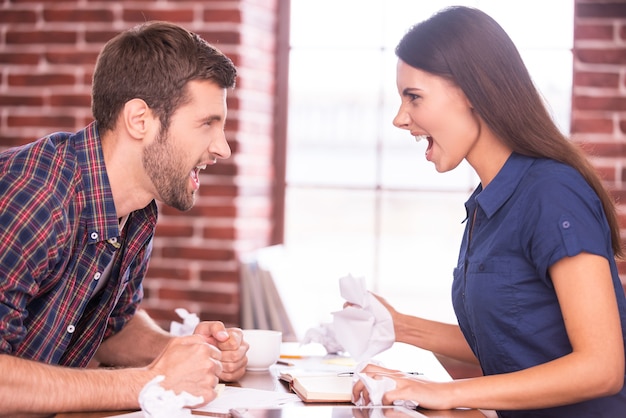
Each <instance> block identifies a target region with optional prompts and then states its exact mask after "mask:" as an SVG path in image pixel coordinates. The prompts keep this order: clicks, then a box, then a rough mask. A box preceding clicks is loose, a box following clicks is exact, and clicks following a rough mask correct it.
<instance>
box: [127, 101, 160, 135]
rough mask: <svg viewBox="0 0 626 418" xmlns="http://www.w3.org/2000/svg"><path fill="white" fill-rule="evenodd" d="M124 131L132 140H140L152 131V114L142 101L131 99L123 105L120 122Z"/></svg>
mask: <svg viewBox="0 0 626 418" xmlns="http://www.w3.org/2000/svg"><path fill="white" fill-rule="evenodd" d="M121 122H122V124H123V126H124V129H125V130H126V132H128V135H130V136H131V137H132V138H135V139H142V138H144V137H145V136H146V135H147V134H148V133H149V132H150V131H152V130H153V129H154V126H152V125H153V124H154V123H155V118H154V114H153V113H152V110H151V109H150V107H148V104H147V103H146V102H145V101H143V100H142V99H131V100H129V101H127V102H126V104H124V108H123V109H122V120H121Z"/></svg>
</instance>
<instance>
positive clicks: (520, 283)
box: [354, 7, 626, 417]
mask: <svg viewBox="0 0 626 418" xmlns="http://www.w3.org/2000/svg"><path fill="white" fill-rule="evenodd" d="M396 53H397V56H398V58H399V60H398V66H397V86H398V92H399V93H400V96H401V101H402V102H401V105H400V109H399V111H398V114H397V116H396V117H395V119H394V125H395V126H397V127H398V128H400V129H406V130H407V131H409V132H410V133H411V135H413V136H415V137H416V139H418V140H419V139H426V140H427V141H428V148H427V150H426V159H427V160H428V161H431V162H432V163H434V165H435V168H436V169H437V171H439V172H446V171H449V170H452V169H454V168H455V167H457V166H458V165H459V163H460V162H461V161H462V160H463V159H465V160H467V162H468V163H469V164H470V165H471V167H472V168H473V169H474V170H475V171H476V173H477V174H478V177H479V179H480V184H479V186H478V187H477V189H476V190H475V191H474V193H473V194H472V196H471V197H470V198H469V200H468V201H467V202H466V209H467V219H466V222H467V226H466V230H465V233H464V236H463V241H462V244H461V249H460V254H459V259H458V265H457V267H456V268H455V271H454V282H453V289H452V297H453V305H454V309H455V312H456V315H457V318H458V323H459V325H458V326H456V325H450V324H443V323H439V322H434V321H429V320H425V319H422V318H417V317H413V316H409V315H403V314H401V313H399V312H397V311H396V310H394V309H393V308H392V307H391V306H390V305H389V304H387V303H386V302H385V301H384V300H383V299H382V298H381V301H382V302H383V303H385V305H386V307H387V308H388V310H389V311H390V313H391V315H392V317H393V320H394V328H395V332H396V339H397V341H401V342H405V343H409V344H413V345H416V346H419V347H421V348H424V349H427V350H431V351H433V352H434V353H437V354H440V355H443V356H447V357H451V358H454V359H457V360H462V361H465V362H474V363H478V364H480V367H481V368H482V371H483V374H484V376H480V377H476V378H469V379H461V380H454V381H452V382H445V383H435V382H427V381H423V380H417V379H414V378H408V377H403V376H400V375H395V377H394V380H395V381H396V388H395V389H394V390H391V391H389V392H387V393H386V394H385V396H384V397H383V402H384V403H392V402H393V401H394V400H412V401H415V402H418V403H419V405H420V406H422V407H424V408H431V409H448V408H456V407H470V408H482V409H494V410H497V411H498V414H499V416H500V417H537V416H549V417H592V416H593V417H616V416H623V414H624V413H625V412H624V411H626V390H625V389H624V376H625V371H624V368H625V365H624V334H625V332H624V324H626V300H625V298H624V291H623V288H622V285H621V283H620V279H619V277H618V272H617V267H616V264H615V260H614V257H615V256H621V255H622V250H621V247H620V236H619V226H618V223H617V219H616V214H615V209H614V207H613V202H612V200H611V198H610V196H609V195H608V193H607V192H606V191H605V190H604V188H603V187H602V184H601V182H600V180H599V178H598V177H597V175H596V174H595V172H594V170H593V168H592V166H591V165H590V164H589V163H588V162H587V161H586V160H585V157H584V156H583V154H582V153H581V152H580V151H579V150H578V149H577V148H576V147H575V146H574V145H573V144H571V143H570V142H568V140H567V139H566V138H565V137H564V136H563V135H562V134H561V133H560V132H559V130H558V128H557V127H556V126H555V124H554V123H553V121H552V120H551V118H550V116H549V114H548V112H547V111H546V109H545V107H544V105H543V102H542V99H541V97H540V95H539V93H538V92H537V90H536V89H535V87H534V86H533V83H532V81H531V78H530V76H529V74H528V72H527V70H526V68H525V66H524V64H523V62H522V60H521V58H520V56H519V53H518V51H517V49H516V48H515V46H514V45H513V43H512V41H511V40H510V38H509V37H508V36H507V34H506V33H505V32H504V31H503V29H502V28H501V27H500V26H499V25H498V24H497V23H496V22H495V21H494V20H493V19H491V18H490V17H489V16H487V15H486V14H484V13H483V12H481V11H479V10H475V9H471V8H466V7H453V8H449V9H445V10H443V11H441V12H439V13H438V14H435V15H434V16H433V17H431V18H430V19H428V20H426V21H424V22H422V23H420V24H418V25H417V26H415V27H413V28H412V29H411V30H410V31H409V32H408V33H407V34H406V35H405V36H404V38H403V39H402V40H401V41H400V43H399V45H398V47H397V49H396ZM365 371H366V372H367V373H368V374H369V375H370V376H373V377H376V376H377V375H379V376H378V377H379V378H381V377H382V376H383V375H384V376H390V375H391V376H394V375H393V371H390V370H387V369H384V368H381V367H378V366H374V365H369V366H367V367H366V368H365ZM354 396H355V399H358V398H359V397H360V396H363V398H364V400H365V401H366V402H368V401H369V395H368V393H367V391H366V389H365V387H364V385H363V383H362V382H357V383H356V384H355V385H354Z"/></svg>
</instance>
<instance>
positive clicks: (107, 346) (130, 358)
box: [95, 310, 171, 367]
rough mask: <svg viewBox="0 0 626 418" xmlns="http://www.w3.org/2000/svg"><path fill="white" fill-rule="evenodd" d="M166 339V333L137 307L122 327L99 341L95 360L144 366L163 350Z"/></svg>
mask: <svg viewBox="0 0 626 418" xmlns="http://www.w3.org/2000/svg"><path fill="white" fill-rule="evenodd" d="M170 339H171V336H170V334H169V333H168V332H166V331H165V330H163V329H162V328H161V327H159V326H158V325H157V324H156V323H155V322H154V321H153V320H152V318H150V316H148V314H147V313H146V312H145V311H143V310H138V311H137V313H136V314H135V316H134V317H133V318H132V319H131V320H130V321H129V322H128V323H127V324H126V326H125V327H124V329H122V330H121V331H120V332H118V333H117V334H115V335H113V336H112V337H110V338H107V339H106V340H104V341H103V342H102V344H101V345H100V348H98V351H97V352H96V357H95V360H97V361H98V362H99V363H101V364H103V365H107V366H116V367H141V366H147V365H148V364H150V363H151V362H152V361H153V360H154V359H155V358H156V357H157V356H158V355H159V353H161V352H162V351H163V349H164V348H165V346H166V345H167V343H168V342H169V340H170Z"/></svg>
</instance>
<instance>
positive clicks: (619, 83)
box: [571, 0, 626, 283]
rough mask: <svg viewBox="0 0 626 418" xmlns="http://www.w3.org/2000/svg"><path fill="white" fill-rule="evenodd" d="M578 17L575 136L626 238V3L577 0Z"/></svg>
mask: <svg viewBox="0 0 626 418" xmlns="http://www.w3.org/2000/svg"><path fill="white" fill-rule="evenodd" d="M574 15H575V17H574V19H575V21H574V85H573V95H572V125H571V132H572V139H573V140H574V141H577V142H579V143H581V144H582V145H583V146H584V147H585V149H586V150H588V152H589V154H590V155H591V158H592V159H593V162H594V165H595V166H596V167H597V168H598V171H599V172H600V173H601V174H602V175H603V177H604V179H605V181H606V183H607V185H608V186H609V187H610V188H611V190H612V191H613V194H614V196H615V198H616V200H617V202H618V208H619V216H620V224H621V225H622V237H626V2H625V1H624V0H604V1H597V0H576V1H575V13H574ZM619 269H620V274H621V276H622V282H623V283H626V280H625V279H626V261H622V262H620V263H619Z"/></svg>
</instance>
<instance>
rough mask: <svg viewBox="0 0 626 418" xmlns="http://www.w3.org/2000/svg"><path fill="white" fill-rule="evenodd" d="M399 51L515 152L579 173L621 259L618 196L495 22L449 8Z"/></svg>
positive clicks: (409, 34)
mask: <svg viewBox="0 0 626 418" xmlns="http://www.w3.org/2000/svg"><path fill="white" fill-rule="evenodd" d="M396 55H397V56H398V58H400V59H401V60H402V61H404V62H406V63H407V64H408V65H411V66H412V67H415V68H419V69H421V70H424V71H426V72H429V73H432V74H436V75H438V76H441V77H445V78H448V79H450V80H452V81H453V82H454V83H456V84H457V85H458V86H459V87H460V88H461V89H462V90H463V92H464V93H465V95H466V97H467V98H468V99H469V101H470V102H471V103H472V105H473V106H474V110H475V111H476V112H477V113H478V114H479V115H480V117H481V118H482V119H483V120H484V121H485V123H486V124H487V125H488V126H489V128H490V129H491V130H492V131H493V132H494V133H495V134H496V135H497V136H498V137H499V138H501V139H502V140H503V141H504V142H505V143H506V144H507V145H508V146H509V147H510V148H511V149H512V150H513V151H514V152H516V153H519V154H522V155H527V156H530V157H539V158H550V159H553V160H556V161H559V162H562V163H564V164H567V165H570V166H572V167H573V168H575V169H576V170H578V171H579V172H580V174H581V175H582V176H583V177H584V178H585V180H586V181H587V183H589V185H590V186H591V187H592V188H593V189H594V190H595V192H596V193H597V195H598V197H599V198H600V200H601V202H602V205H603V208H604V212H605V215H606V218H607V220H608V223H609V227H610V229H611V243H612V247H613V251H614V253H615V255H616V256H618V257H622V256H623V251H622V245H621V238H620V228H619V224H618V220H617V214H616V210H615V202H614V201H613V198H612V197H611V195H610V194H609V192H608V191H607V190H606V188H605V187H604V185H603V184H602V181H601V179H600V177H599V176H598V174H597V172H596V171H595V169H594V167H593V166H592V165H591V163H590V162H589V161H588V159H587V158H586V156H585V154H584V153H583V151H582V150H581V149H580V148H579V147H578V146H577V145H576V144H574V143H572V142H570V141H569V140H568V139H567V138H566V137H565V136H564V135H563V134H562V133H561V131H559V129H558V127H557V126H556V124H555V123H554V121H553V119H552V117H551V116H550V114H549V112H548V110H547V109H546V106H545V104H544V102H543V100H542V98H541V96H540V94H539V92H538V91H537V89H536V87H535V85H534V84H533V82H532V79H531V77H530V74H529V73H528V70H527V69H526V66H525V65H524V62H523V61H522V58H521V56H520V54H519V51H518V50H517V48H516V47H515V45H514V44H513V41H512V40H511V39H510V38H509V36H508V35H507V34H506V32H505V31H504V30H503V29H502V27H500V25H499V24H498V23H497V22H496V21H495V20H493V19H492V18H491V17H489V16H488V15H487V14H485V13H483V12H482V11H480V10H477V9H473V8H469V7H463V6H455V7H451V8H447V9H444V10H442V11H441V12H439V13H437V14H435V15H433V16H432V17H431V18H430V19H428V20H426V21H424V22H421V23H419V24H417V25H416V26H414V27H413V28H411V29H410V30H409V32H407V34H406V35H405V36H404V37H403V38H402V40H401V41H400V43H399V44H398V46H397V48H396Z"/></svg>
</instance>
